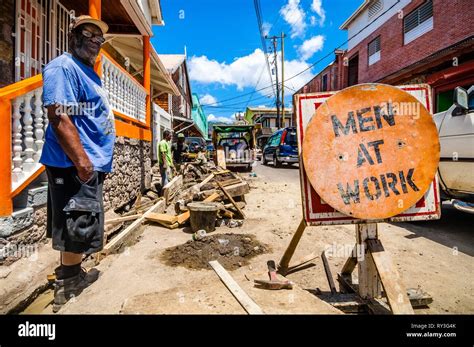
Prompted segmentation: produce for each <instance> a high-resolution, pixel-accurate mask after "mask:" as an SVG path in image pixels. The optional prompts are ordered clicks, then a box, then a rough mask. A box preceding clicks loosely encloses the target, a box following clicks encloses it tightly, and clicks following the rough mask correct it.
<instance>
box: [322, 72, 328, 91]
mask: <svg viewBox="0 0 474 347" xmlns="http://www.w3.org/2000/svg"><path fill="white" fill-rule="evenodd" d="M322 85H323V86H322V89H321V91H322V92H325V91H327V90H328V74H325V75H323V81H322Z"/></svg>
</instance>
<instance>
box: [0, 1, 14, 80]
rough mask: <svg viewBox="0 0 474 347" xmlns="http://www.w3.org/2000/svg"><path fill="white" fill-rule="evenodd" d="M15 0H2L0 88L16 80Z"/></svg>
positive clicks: (0, 4)
mask: <svg viewBox="0 0 474 347" xmlns="http://www.w3.org/2000/svg"><path fill="white" fill-rule="evenodd" d="M14 30H15V0H2V1H0V88H1V87H4V86H6V85H9V84H11V83H13V82H14V55H15V38H14V37H13V36H12V33H13V32H14Z"/></svg>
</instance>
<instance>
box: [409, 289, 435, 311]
mask: <svg viewBox="0 0 474 347" xmlns="http://www.w3.org/2000/svg"><path fill="white" fill-rule="evenodd" d="M407 295H408V298H409V299H410V303H411V306H412V307H414V308H416V307H426V306H428V305H429V304H431V303H432V302H433V298H432V297H431V295H429V294H428V293H426V292H424V291H422V290H421V289H414V288H408V289H407Z"/></svg>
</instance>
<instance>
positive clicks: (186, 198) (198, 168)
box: [147, 161, 250, 229]
mask: <svg viewBox="0 0 474 347" xmlns="http://www.w3.org/2000/svg"><path fill="white" fill-rule="evenodd" d="M181 173H182V175H179V176H177V177H175V178H174V179H173V180H172V181H171V182H170V183H168V184H167V185H166V186H165V187H164V188H163V191H164V199H165V202H166V205H167V206H168V205H170V204H173V205H172V208H174V214H173V211H170V210H168V211H169V212H170V213H169V214H164V215H160V216H155V215H152V216H151V217H149V218H147V221H148V222H155V223H158V224H160V225H162V226H164V227H167V228H170V229H174V228H177V227H178V226H184V225H185V224H186V223H188V221H189V219H190V211H189V209H188V204H190V203H194V202H200V201H202V202H214V201H216V202H222V203H223V205H222V207H219V210H218V214H217V218H218V222H217V223H216V225H217V226H219V225H221V224H222V223H221V222H220V220H222V219H224V220H226V221H232V222H230V223H224V224H227V225H228V226H229V227H231V228H232V227H239V226H241V225H242V223H243V221H234V220H233V218H235V217H236V216H238V217H240V218H242V219H244V218H245V214H244V212H243V211H242V209H243V208H244V207H245V194H247V193H248V192H249V191H250V187H249V185H248V183H247V182H246V181H245V180H243V179H242V178H241V177H240V176H239V175H238V174H236V173H233V172H231V171H229V170H223V169H222V168H220V167H219V166H215V164H214V163H212V162H205V161H195V162H189V163H185V164H184V165H183V167H182V170H181ZM150 195H152V194H149V195H148V194H147V197H148V196H150Z"/></svg>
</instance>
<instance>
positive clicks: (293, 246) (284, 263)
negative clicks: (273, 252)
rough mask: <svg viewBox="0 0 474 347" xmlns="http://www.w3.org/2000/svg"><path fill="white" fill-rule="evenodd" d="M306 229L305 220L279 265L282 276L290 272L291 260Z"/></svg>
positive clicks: (299, 226) (302, 221)
mask: <svg viewBox="0 0 474 347" xmlns="http://www.w3.org/2000/svg"><path fill="white" fill-rule="evenodd" d="M305 229H306V222H305V220H304V218H303V219H302V220H301V222H300V224H299V225H298V228H297V229H296V232H295V234H294V235H293V237H292V238H291V241H290V244H289V245H288V247H287V248H286V250H285V253H284V254H283V256H282V257H281V260H280V263H279V264H278V272H280V273H281V274H286V272H287V271H288V266H289V264H290V260H291V258H292V257H293V254H294V253H295V250H296V247H297V246H298V243H299V242H300V239H301V236H303V232H304V230H305Z"/></svg>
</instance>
